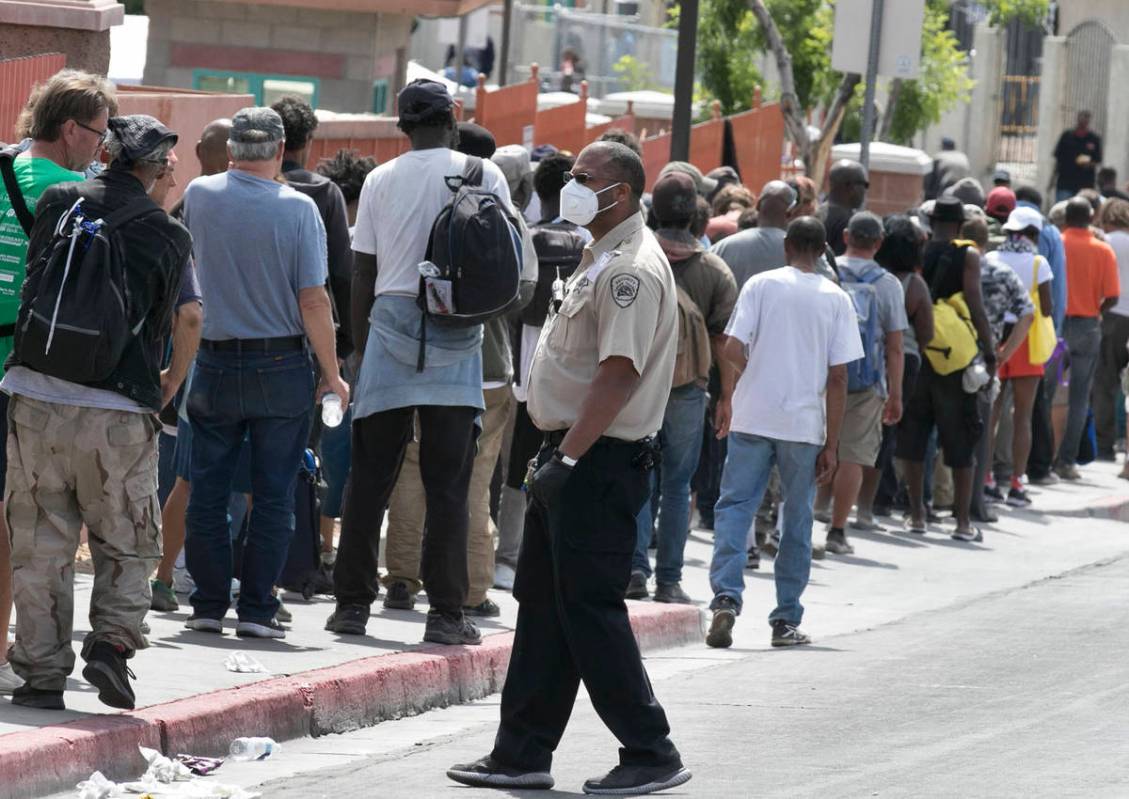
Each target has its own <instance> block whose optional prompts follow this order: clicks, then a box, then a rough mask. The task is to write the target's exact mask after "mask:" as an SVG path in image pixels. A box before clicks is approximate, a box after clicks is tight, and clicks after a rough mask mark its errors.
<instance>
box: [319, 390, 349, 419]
mask: <svg viewBox="0 0 1129 799" xmlns="http://www.w3.org/2000/svg"><path fill="white" fill-rule="evenodd" d="M344 417H345V411H343V410H342V409H341V397H339V396H337V395H336V394H334V393H333V392H332V391H331V392H330V393H328V394H326V395H325V396H324V397H322V398H321V423H322V424H324V425H325V426H326V427H337V426H338V425H340V424H341V420H342V419H343V418H344Z"/></svg>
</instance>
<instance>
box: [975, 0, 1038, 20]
mask: <svg viewBox="0 0 1129 799" xmlns="http://www.w3.org/2000/svg"><path fill="white" fill-rule="evenodd" d="M984 5H986V6H987V7H988V20H989V21H990V22H991V23H992V24H993V25H1005V24H1007V23H1008V22H1011V21H1012V20H1013V19H1018V20H1020V21H1022V22H1026V23H1027V24H1028V25H1038V24H1040V23H1041V22H1042V21H1043V20H1044V19H1046V17H1047V12H1048V11H1049V10H1050V0H987V2H985V3H984Z"/></svg>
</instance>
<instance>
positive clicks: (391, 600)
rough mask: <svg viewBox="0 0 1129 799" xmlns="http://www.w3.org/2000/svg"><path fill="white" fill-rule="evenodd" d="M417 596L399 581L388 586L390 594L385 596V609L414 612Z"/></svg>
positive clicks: (405, 584) (404, 583)
mask: <svg viewBox="0 0 1129 799" xmlns="http://www.w3.org/2000/svg"><path fill="white" fill-rule="evenodd" d="M415 606H416V595H415V594H413V593H412V591H411V589H410V588H408V584H407V583H406V582H404V581H403V580H397V581H396V582H394V583H392V585H390V586H388V593H387V594H385V595H384V607H386V608H388V609H389V610H414V609H415Z"/></svg>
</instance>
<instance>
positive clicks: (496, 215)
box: [416, 156, 522, 371]
mask: <svg viewBox="0 0 1129 799" xmlns="http://www.w3.org/2000/svg"><path fill="white" fill-rule="evenodd" d="M482 174H483V167H482V159H481V158H475V157H473V156H468V157H467V165H466V170H465V171H464V173H463V174H462V175H461V176H454V177H449V178H446V181H447V188H449V189H450V190H451V191H452V192H454V196H453V197H452V198H451V201H450V202H449V203H448V204H447V205H446V206H444V208H443V210H442V211H440V212H439V215H438V216H437V217H436V218H435V223H434V224H433V225H432V226H431V236H430V237H429V238H428V240H427V255H426V257H425V261H426V262H427V263H428V264H429V266H424V265H421V272H420V279H419V295H418V296H417V297H416V304H417V305H418V306H419V309H420V310H421V311H422V312H423V317H424V318H423V321H421V322H420V329H421V335H420V355H419V369H420V371H422V370H423V366H424V348H425V341H424V338H425V335H426V334H425V331H426V325H425V323H426V321H427V320H428V319H430V320H431V321H433V322H435V323H436V324H438V325H443V326H445V327H472V326H474V325H478V324H482V323H483V322H486V321H489V320H490V319H493V318H495V317H497V316H501V315H502V314H504V313H505V312H506V311H508V310H509V309H510V307H511V306H513V305H514V304H515V303H517V302H518V296H519V295H518V290H519V284H520V281H521V269H522V240H521V225H520V223H519V222H518V220H517V218H516V217H515V216H514V215H513V214H511V213H510V211H509V210H508V209H507V208H506V206H505V205H504V204H503V203H502V201H501V200H499V199H498V197H496V196H495V195H494V194H493V193H491V192H489V191H486V190H485V189H483V188H482ZM424 269H429V270H430V272H431V273H430V274H424Z"/></svg>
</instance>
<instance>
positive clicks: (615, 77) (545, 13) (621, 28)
mask: <svg viewBox="0 0 1129 799" xmlns="http://www.w3.org/2000/svg"><path fill="white" fill-rule="evenodd" d="M512 24H513V34H512V37H511V42H512V44H511V47H510V58H509V61H510V64H511V69H510V73H509V74H510V76H511V77H510V79H511V80H524V79H526V78H528V77H529V71H528V67H527V66H524V65H527V64H532V63H537V64H540V65H541V71H540V76H541V82H542V88H543V89H545V90H554V89H558V88H560V86H561V79H562V77H563V74H562V72H561V64H562V61H563V56H564V55H565V54H566V53H567V52H569V51H571V52H572V53H574V54H575V55H576V56H578V57H579V59H580V66H581V68H582V69H583V73H584V74H583V78H584V79H585V80H587V81H588V91H589V94H591V96H593V97H603V96H604V95H607V94H610V93H612V92H618V91H628V90H631V89H659V90H666V91H673V88H674V68H675V60H676V58H677V55H678V32H677V31H674V30H667V29H665V28H654V27H650V26H648V25H643V24H640V23H639V21H638V17H634V16H624V15H618V14H594V13H591V12H587V11H576V10H574V9H570V8H562V7H561V6H554V7H551V8H549V7H545V6H533V5H523V4H520V3H515V4H514V10H513V22H512ZM624 56H631V57H632V58H633V59H635V61H636V62H637V63H638V65H639V66H640V69H639V70H638V74H637V75H636V85H632V84H631V82H630V81H629V80H626V79H625V78H624V76H622V75H620V74H618V73H617V72H616V70H615V66H616V64H618V63H620V60H621V59H622V58H623V57H624ZM639 81H642V82H643V83H645V84H646V85H641V84H640V83H639ZM577 83H579V80H577ZM574 90H575V89H574Z"/></svg>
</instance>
